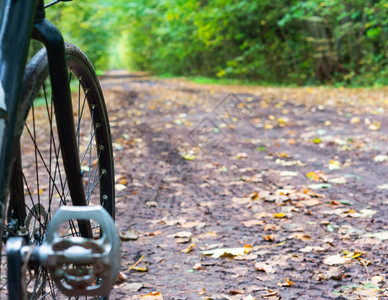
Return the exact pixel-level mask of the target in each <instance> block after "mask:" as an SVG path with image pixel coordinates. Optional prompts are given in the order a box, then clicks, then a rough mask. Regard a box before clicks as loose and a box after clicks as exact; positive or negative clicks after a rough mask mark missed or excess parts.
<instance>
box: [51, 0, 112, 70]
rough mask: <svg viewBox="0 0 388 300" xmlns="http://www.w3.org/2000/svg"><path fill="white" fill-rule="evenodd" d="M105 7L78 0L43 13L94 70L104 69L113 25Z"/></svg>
mask: <svg viewBox="0 0 388 300" xmlns="http://www.w3.org/2000/svg"><path fill="white" fill-rule="evenodd" d="M109 7H110V6H109V1H104V2H103V1H92V0H82V1H74V2H71V3H63V4H58V5H56V6H54V7H52V8H49V9H47V11H46V14H47V18H48V20H50V21H51V22H52V23H54V24H55V25H56V26H57V27H58V28H59V29H60V30H61V32H62V34H63V35H64V38H65V40H66V41H68V42H70V43H72V44H75V45H77V46H78V47H79V48H81V49H82V50H83V51H84V52H85V53H86V54H87V56H88V57H89V59H90V60H91V61H92V62H93V64H94V66H95V67H96V68H97V69H106V68H108V67H109V48H108V45H109V43H110V42H111V41H112V35H111V32H110V27H111V26H112V25H113V23H112V22H111V21H110V18H106V15H105V14H106V13H107V12H108V11H109Z"/></svg>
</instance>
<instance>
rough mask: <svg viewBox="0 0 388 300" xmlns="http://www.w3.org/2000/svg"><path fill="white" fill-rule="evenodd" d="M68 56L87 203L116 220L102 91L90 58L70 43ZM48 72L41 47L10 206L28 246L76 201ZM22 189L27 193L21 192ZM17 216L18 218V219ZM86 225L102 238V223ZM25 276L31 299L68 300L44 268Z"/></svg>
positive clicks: (29, 75)
mask: <svg viewBox="0 0 388 300" xmlns="http://www.w3.org/2000/svg"><path fill="white" fill-rule="evenodd" d="M66 54H67V61H68V66H69V81H70V86H71V90H72V98H73V99H72V103H73V116H74V125H75V133H74V134H75V136H76V140H77V147H78V153H79V162H78V163H79V164H80V166H81V173H82V174H81V175H82V180H83V182H84V190H85V196H86V201H87V204H88V205H89V204H90V205H92V204H101V205H102V206H103V207H104V208H105V209H106V210H107V211H108V212H109V213H110V215H111V216H112V217H113V218H114V171H113V155H112V146H111V136H110V129H109V122H108V116H107V111H106V107H105V102H104V98H103V95H102V91H101V88H100V85H99V82H98V79H97V77H96V75H95V73H94V71H93V68H92V66H91V64H90V62H89V60H88V59H87V58H86V56H85V55H84V54H83V53H82V52H81V51H80V50H79V49H78V48H76V47H75V46H73V45H70V44H66ZM48 75H49V70H48V62H47V56H46V51H45V50H44V49H42V50H41V51H39V52H38V53H37V54H36V55H35V56H34V58H33V59H32V60H31V62H30V64H29V65H28V66H27V68H26V75H25V87H26V90H25V91H24V96H23V100H22V104H21V109H22V115H23V116H24V119H23V121H22V123H23V129H22V134H21V137H20V148H19V147H16V148H17V150H16V151H15V157H16V159H15V167H14V169H13V174H12V179H11V181H12V184H11V188H10V198H11V199H10V207H9V209H8V219H9V220H12V222H13V223H17V224H18V226H17V232H14V234H17V235H21V234H22V235H23V234H24V235H25V236H26V239H27V241H28V243H30V244H41V243H42V242H43V241H44V239H45V233H46V229H47V226H48V224H49V222H50V219H51V216H52V215H53V214H54V213H55V211H56V209H57V208H58V207H59V206H61V205H72V199H70V192H69V187H68V184H67V179H66V174H65V171H64V165H65V164H74V163H77V162H69V161H63V159H62V156H61V148H60V144H59V138H58V132H57V124H56V118H55V113H54V105H53V101H52V96H51V95H52V94H51V88H50V80H49V78H48ZM64 84H66V83H64ZM19 149H20V151H19ZM21 191H23V193H24V196H21V195H20V193H21ZM12 198H15V199H17V201H15V200H13V199H12ZM23 202H24V203H23ZM13 215H17V216H18V217H17V220H16V221H15V218H13ZM12 222H11V221H9V223H12ZM12 226H14V227H15V225H13V224H8V230H9V231H12V230H14V231H15V229H14V228H12ZM88 226H90V227H91V228H90V229H91V230H88V232H91V234H92V236H88V237H89V238H94V237H97V236H99V234H100V232H99V227H98V224H95V223H93V222H91V223H90V224H89V225H88ZM60 234H61V235H62V236H63V238H66V237H67V236H74V235H78V236H79V235H80V233H79V229H78V224H77V221H76V220H73V221H69V223H68V224H64V226H63V228H61V232H60ZM72 267H74V266H71V265H69V266H67V268H72ZM26 277H27V278H26V281H27V285H26V286H27V294H28V299H65V298H67V297H66V296H64V295H62V294H61V293H60V292H59V291H58V289H57V288H56V287H55V283H54V281H53V280H52V279H51V278H50V274H49V273H48V272H47V270H45V269H44V268H43V267H41V266H39V267H33V268H30V269H29V270H27V272H26ZM89 298H90V297H89ZM77 299H78V298H77Z"/></svg>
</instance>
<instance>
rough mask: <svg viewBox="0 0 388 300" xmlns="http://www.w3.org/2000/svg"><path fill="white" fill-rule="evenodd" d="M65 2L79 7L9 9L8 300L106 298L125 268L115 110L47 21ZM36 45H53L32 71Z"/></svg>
mask: <svg viewBox="0 0 388 300" xmlns="http://www.w3.org/2000/svg"><path fill="white" fill-rule="evenodd" d="M61 1H64V2H68V1H71V0H55V1H53V2H51V3H49V4H47V5H44V1H43V0H3V1H1V3H0V187H1V188H0V218H1V220H0V225H3V226H2V227H0V236H1V237H3V241H4V242H5V243H6V256H7V263H8V273H7V277H8V283H7V286H8V289H6V287H5V284H2V285H1V286H0V293H3V295H7V294H8V297H9V299H62V298H66V297H68V296H74V297H78V296H79V295H80V296H85V297H88V296H92V297H94V296H98V297H97V298H99V299H107V298H108V294H109V291H110V289H111V287H112V285H113V284H114V282H115V280H116V278H117V275H118V271H119V266H120V247H119V240H118V237H117V231H116V230H115V227H114V222H113V220H114V216H115V194H114V192H115V191H114V166H113V154H112V145H111V136H110V129H109V121H108V115H107V110H106V107H105V102H104V97H103V94H102V90H101V87H100V84H99V81H98V78H97V76H96V74H95V72H94V70H93V67H92V65H91V63H90V62H89V60H88V59H87V57H86V56H85V54H83V53H82V52H81V50H79V49H78V48H76V47H75V46H73V45H71V44H68V43H65V42H64V41H63V37H62V35H61V33H60V31H59V30H58V29H57V28H56V27H55V26H54V25H52V24H51V23H50V22H49V21H47V19H46V18H45V9H46V8H47V7H50V6H52V5H54V4H56V3H59V2H61ZM31 39H35V40H37V41H39V42H41V43H42V44H43V45H44V48H43V49H42V50H40V51H39V52H38V53H37V54H35V56H34V57H33V58H32V59H31V60H30V62H29V63H28V64H27V65H26V62H27V56H28V50H29V44H30V40H31ZM74 98H77V99H74ZM95 204H100V205H101V206H102V208H101V207H98V206H97V207H94V206H92V205H95ZM0 254H1V250H0ZM4 259H5V256H4V255H2V260H3V261H2V264H3V263H4Z"/></svg>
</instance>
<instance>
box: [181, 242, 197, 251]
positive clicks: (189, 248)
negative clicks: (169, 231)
mask: <svg viewBox="0 0 388 300" xmlns="http://www.w3.org/2000/svg"><path fill="white" fill-rule="evenodd" d="M195 246H196V245H195V244H191V245H190V246H189V247H188V248H186V249H183V250H182V252H183V253H189V252H190V251H191V250H193V249H194V247H195Z"/></svg>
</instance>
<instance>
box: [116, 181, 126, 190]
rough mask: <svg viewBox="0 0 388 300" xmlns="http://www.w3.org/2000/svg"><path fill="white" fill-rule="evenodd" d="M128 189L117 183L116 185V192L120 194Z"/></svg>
mask: <svg viewBox="0 0 388 300" xmlns="http://www.w3.org/2000/svg"><path fill="white" fill-rule="evenodd" d="M126 188H127V187H126V186H125V185H124V184H120V183H116V184H115V190H116V191H118V192H121V191H123V190H125V189H126Z"/></svg>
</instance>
